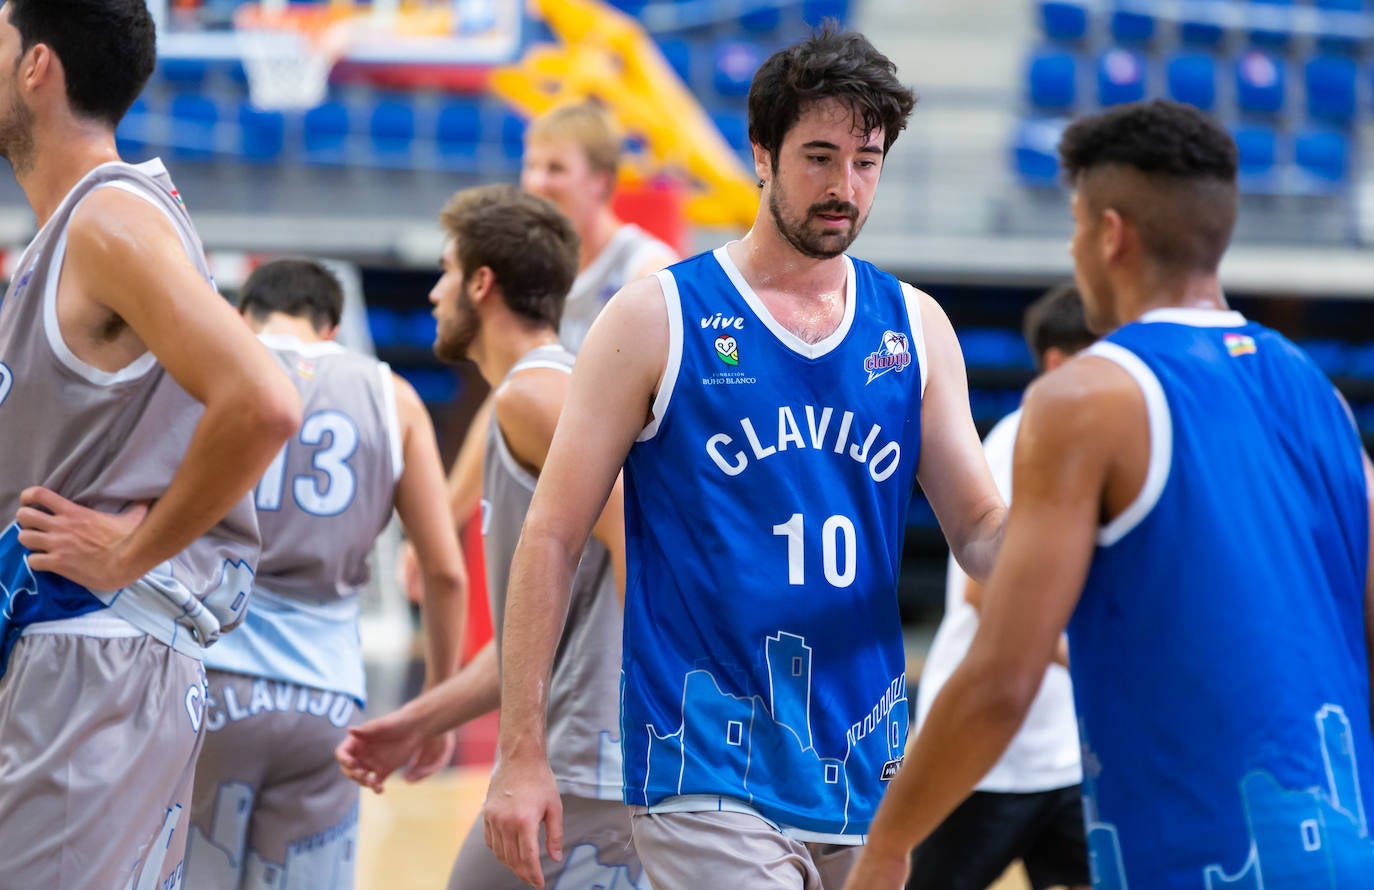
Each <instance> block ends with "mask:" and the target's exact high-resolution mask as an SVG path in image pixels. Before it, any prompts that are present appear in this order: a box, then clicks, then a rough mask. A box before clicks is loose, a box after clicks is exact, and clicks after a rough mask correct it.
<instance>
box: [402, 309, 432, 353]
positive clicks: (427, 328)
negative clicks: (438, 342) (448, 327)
mask: <svg viewBox="0 0 1374 890" xmlns="http://www.w3.org/2000/svg"><path fill="white" fill-rule="evenodd" d="M398 331H399V333H400V334H401V337H402V340H403V342H404V343H405V344H406V345H408V346H418V347H422V348H425V347H429V346H431V345H433V343H434V337H435V335H436V333H437V331H438V319H436V318H435V317H434V313H433V312H425V311H423V310H421V311H417V312H407V313H406V314H404V315H402V316H401V317H400V326H399V328H398Z"/></svg>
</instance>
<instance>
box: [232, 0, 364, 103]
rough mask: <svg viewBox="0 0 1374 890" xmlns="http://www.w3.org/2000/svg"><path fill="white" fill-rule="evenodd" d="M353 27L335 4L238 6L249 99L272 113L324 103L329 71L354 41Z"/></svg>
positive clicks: (237, 24) (236, 24) (237, 23)
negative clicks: (279, 6) (337, 10)
mask: <svg viewBox="0 0 1374 890" xmlns="http://www.w3.org/2000/svg"><path fill="white" fill-rule="evenodd" d="M351 25H352V19H351V18H350V17H348V16H345V15H341V14H339V13H337V12H335V10H334V7H333V5H332V4H329V5H321V6H289V5H284V6H282V7H281V8H277V9H269V8H267V7H265V6H263V5H260V4H257V3H245V4H243V5H242V6H240V7H239V9H238V10H237V11H236V12H235V14H234V29H235V31H236V32H237V34H238V43H239V52H240V55H241V56H242V58H243V70H244V72H245V73H246V74H247V76H248V98H249V100H250V101H251V102H252V103H253V105H255V106H257V107H258V108H261V109H265V110H271V111H305V110H308V109H311V108H314V107H315V106H317V105H319V104H321V103H322V102H324V99H325V96H326V95H327V94H328V91H329V72H330V71H331V70H332V69H333V68H334V63H335V62H337V61H338V60H339V59H341V58H342V57H343V55H344V53H345V52H346V51H347V49H348V45H349V43H350V42H351V40H352V28H351Z"/></svg>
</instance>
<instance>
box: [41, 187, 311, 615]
mask: <svg viewBox="0 0 1374 890" xmlns="http://www.w3.org/2000/svg"><path fill="white" fill-rule="evenodd" d="M57 311H58V323H59V328H60V331H61V334H62V337H63V340H64V341H65V342H66V343H67V345H68V347H69V348H70V349H71V350H72V352H73V353H74V354H75V355H76V356H77V357H78V358H80V359H81V360H82V361H84V362H86V363H88V364H90V365H92V366H94V367H96V368H102V369H115V368H122V367H124V366H126V365H127V364H128V363H129V362H130V361H132V360H133V359H134V358H137V356H138V355H140V354H142V353H143V352H144V350H145V349H146V350H147V351H149V352H151V353H152V354H153V355H154V356H156V358H157V360H158V362H159V363H160V364H161V365H162V366H163V367H164V368H166V370H167V372H168V373H169V374H171V376H172V378H173V379H174V380H176V382H177V383H179V384H180V385H181V387H182V388H183V389H185V390H186V392H187V393H189V394H190V395H191V397H193V398H194V399H196V400H197V401H199V402H200V403H201V404H203V405H204V406H205V411H204V414H203V415H202V416H201V419H200V422H199V423H198V424H197V425H196V429H195V432H194V434H193V435H192V438H191V442H190V446H189V448H188V450H187V453H186V457H185V459H184V460H183V462H182V464H181V466H180V467H179V468H178V469H177V472H176V475H175V476H173V478H172V480H171V483H170V484H169V485H168V487H167V490H166V493H165V494H164V495H163V496H162V497H161V498H160V499H159V500H158V501H157V503H155V504H154V505H152V508H151V509H150V510H149V512H148V514H147V516H146V517H145V518H144V519H143V521H142V522H140V523H138V524H137V525H136V526H134V527H133V528H132V529H131V530H129V531H128V532H127V534H120V535H115V536H111V535H110V534H108V530H109V529H110V528H112V526H111V525H110V522H111V520H109V519H107V518H106V517H103V516H102V515H101V514H98V513H95V512H94V511H90V510H86V509H84V508H81V507H77V506H76V505H74V504H70V502H67V501H66V500H65V499H62V498H60V497H58V496H57V495H55V494H54V493H52V492H49V491H46V490H44V489H29V490H27V491H26V492H25V493H24V495H23V496H22V498H21V502H22V503H23V504H24V505H26V507H29V508H30V509H22V508H21V510H20V513H21V515H22V517H23V518H21V519H20V522H21V524H22V525H24V526H25V527H26V529H29V531H27V532H26V534H27V535H28V536H29V540H26V541H23V543H24V544H25V546H27V547H29V548H30V549H31V550H33V551H34V555H33V557H32V558H31V560H30V565H31V566H32V567H33V568H34V569H35V570H37V571H51V572H57V573H59V574H62V575H65V576H66V577H68V578H71V579H72V580H73V581H76V582H77V583H80V584H84V585H85V586H87V587H90V588H91V589H94V590H115V589H118V588H121V587H124V586H126V585H128V584H131V583H133V582H134V581H136V580H137V579H138V578H140V577H142V576H143V575H144V574H145V573H147V572H148V571H149V570H151V569H152V568H153V567H155V566H156V565H158V564H159V563H161V562H163V561H164V560H166V559H168V558H170V557H171V556H172V555H174V554H176V553H177V552H179V551H181V550H183V549H184V548H185V547H186V546H187V545H189V544H190V543H191V542H192V541H194V540H195V539H196V538H198V537H200V536H201V535H202V534H204V533H205V532H206V531H208V530H209V529H210V528H211V526H213V525H214V524H215V523H216V522H217V521H219V520H220V519H221V518H222V517H223V516H224V515H225V514H227V513H228V512H229V510H230V509H231V508H232V507H233V505H234V503H235V502H236V501H237V500H238V499H239V498H241V497H242V496H243V495H244V493H245V492H247V491H248V490H249V489H250V488H252V487H253V485H254V484H255V483H256V482H257V480H258V479H259V478H260V477H261V475H262V472H263V470H264V469H265V468H266V467H267V465H268V463H270V462H271V460H272V458H273V457H274V456H275V455H276V453H277V451H278V449H280V447H281V445H282V443H283V442H285V441H286V438H287V437H288V436H290V435H291V433H293V432H294V431H295V429H296V427H297V426H298V425H299V424H300V418H301V405H300V398H299V396H298V395H297V394H296V391H295V388H294V387H293V386H292V385H291V382H290V381H289V380H288V379H287V377H286V375H285V373H284V372H283V371H282V370H281V368H280V367H279V366H278V365H277V363H276V362H275V361H274V360H273V359H272V357H271V356H270V355H269V354H268V352H267V350H266V349H265V348H264V347H263V346H262V345H261V344H260V343H258V341H257V339H256V338H255V337H254V336H253V335H252V333H251V332H250V331H249V330H248V328H247V327H246V326H244V325H243V323H242V322H241V321H239V319H238V318H237V317H236V316H235V313H234V310H233V309H232V308H231V307H230V306H229V304H228V303H227V302H225V301H224V299H223V298H221V297H220V295H219V294H217V293H216V292H215V290H214V288H213V287H211V286H210V284H209V283H208V282H206V281H205V279H204V278H203V277H202V276H201V274H200V272H199V271H198V270H197V269H196V267H195V266H194V265H193V264H192V263H191V261H190V259H189V258H188V257H187V255H186V250H185V248H184V247H183V246H182V243H181V240H180V238H179V237H178V236H177V234H176V232H175V230H174V229H173V228H172V225H171V223H170V222H169V221H168V220H167V218H166V217H165V216H164V215H163V213H162V211H161V210H160V209H158V208H156V207H154V206H153V205H151V204H149V203H148V202H147V201H145V200H143V199H142V198H140V197H137V196H135V195H132V194H129V193H127V192H124V191H121V190H118V189H113V188H106V189H100V190H98V191H96V192H94V193H93V194H91V195H90V196H89V197H88V198H87V199H86V200H85V201H84V202H83V203H82V205H81V206H80V207H79V208H78V209H77V211H76V212H75V214H74V215H73V217H72V221H71V225H70V228H69V230H68V238H67V256H66V262H65V263H64V265H63V270H62V282H61V285H60V286H59V289H58V295H57ZM43 511H48V512H51V513H56V514H57V515H55V516H51V517H49V518H47V519H43V518H41V516H37V515H35V514H41V513H42V512H43ZM25 519H27V520H28V521H27V522H25ZM21 540H22V537H21Z"/></svg>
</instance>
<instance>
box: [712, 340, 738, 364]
mask: <svg viewBox="0 0 1374 890" xmlns="http://www.w3.org/2000/svg"><path fill="white" fill-rule="evenodd" d="M716 356H717V357H718V358H719V359H720V360H721V361H723V362H725V363H726V364H727V365H729V366H730V367H732V368H733V367H736V366H737V365H739V343H738V342H736V341H735V338H734V337H731V336H730V335H729V334H722V335H721V336H719V337H717V338H716Z"/></svg>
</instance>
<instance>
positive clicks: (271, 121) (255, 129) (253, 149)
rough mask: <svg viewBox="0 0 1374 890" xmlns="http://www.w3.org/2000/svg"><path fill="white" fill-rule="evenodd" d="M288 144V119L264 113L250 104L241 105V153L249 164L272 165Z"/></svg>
mask: <svg viewBox="0 0 1374 890" xmlns="http://www.w3.org/2000/svg"><path fill="white" fill-rule="evenodd" d="M285 142H286V117H285V116H284V115H283V114H282V113H281V112H280V111H262V110H259V109H257V108H254V107H253V105H252V103H250V102H240V103H239V153H240V154H241V155H242V156H243V159H244V160H245V161H248V162H249V163H256V164H263V163H271V162H274V161H276V160H278V159H279V158H280V157H281V153H282V147H283V145H284V144H285Z"/></svg>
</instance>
